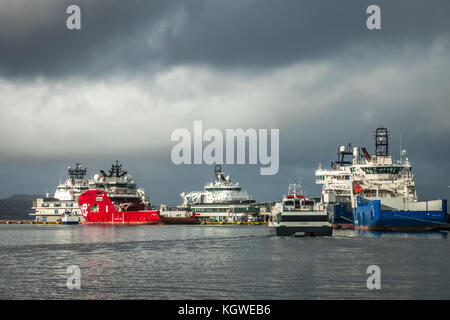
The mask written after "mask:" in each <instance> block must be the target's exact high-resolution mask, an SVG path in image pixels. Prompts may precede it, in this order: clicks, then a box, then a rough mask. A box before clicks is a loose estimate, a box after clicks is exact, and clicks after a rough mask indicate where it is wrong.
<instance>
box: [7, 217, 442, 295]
mask: <svg viewBox="0 0 450 320" xmlns="http://www.w3.org/2000/svg"><path fill="white" fill-rule="evenodd" d="M449 249H450V237H448V232H437V233H426V234H405V233H399V234H395V233H382V234H380V233H368V232H365V233H357V232H355V231H352V230H349V231H335V232H334V234H333V237H320V238H284V237H275V236H270V235H269V233H268V230H267V227H265V226H205V225H196V226H181V225H180V226H92V225H88V226H83V225H80V226H65V225H0V299H276V300H277V299H450V272H449V267H450V250H449ZM374 264H375V265H378V266H379V267H380V268H381V289H380V290H368V289H367V287H366V280H367V278H368V277H369V274H367V273H366V270H367V267H368V266H369V265H374ZM70 265H78V266H79V267H80V269H81V289H80V290H77V289H73V290H70V289H68V288H67V285H66V282H67V278H68V277H69V274H68V273H67V267H69V266H70Z"/></svg>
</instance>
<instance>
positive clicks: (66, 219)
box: [61, 210, 80, 224]
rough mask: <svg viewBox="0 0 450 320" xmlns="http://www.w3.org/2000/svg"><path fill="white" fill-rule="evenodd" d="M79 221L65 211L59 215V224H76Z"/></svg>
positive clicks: (76, 217)
mask: <svg viewBox="0 0 450 320" xmlns="http://www.w3.org/2000/svg"><path fill="white" fill-rule="evenodd" d="M79 222H80V219H79V218H78V216H76V215H74V214H72V212H70V211H68V210H67V211H65V212H64V213H63V214H62V215H61V224H78V223H79Z"/></svg>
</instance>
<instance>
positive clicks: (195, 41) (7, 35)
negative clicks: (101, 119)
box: [0, 0, 450, 77]
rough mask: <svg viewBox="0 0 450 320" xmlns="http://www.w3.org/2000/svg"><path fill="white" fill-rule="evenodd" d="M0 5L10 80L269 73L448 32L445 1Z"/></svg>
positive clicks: (0, 35) (1, 65)
mask: <svg viewBox="0 0 450 320" xmlns="http://www.w3.org/2000/svg"><path fill="white" fill-rule="evenodd" d="M17 3H19V4H17ZM69 4H78V5H79V6H80V7H81V10H82V30H81V31H69V30H67V28H66V26H65V21H66V17H67V15H66V13H65V9H66V8H67V6H68V5H69ZM370 4H378V5H380V7H381V14H382V15H381V17H382V30H381V31H369V30H367V28H366V26H365V21H366V18H367V16H368V15H367V14H366V8H367V6H368V5H370ZM0 8H1V12H2V13H1V18H2V19H0V29H1V30H3V32H0V70H1V71H2V72H3V73H4V74H8V75H14V76H19V77H22V76H27V75H32V76H35V75H43V76H61V75H63V76H76V75H99V74H103V73H107V72H113V71H124V72H127V73H130V72H135V71H143V72H149V71H151V70H154V69H158V68H161V67H162V68H164V67H165V66H167V65H177V64H203V65H205V64H206V65H210V66H214V67H239V68H242V67H263V68H271V67H276V66H279V65H284V64H289V63H293V62H296V61H298V60H301V59H317V58H326V57H328V58H329V57H333V56H335V55H336V54H339V53H342V52H347V51H348V52H350V53H353V54H355V53H356V54H359V55H362V54H368V53H370V52H373V53H374V54H375V55H378V56H380V55H382V53H383V50H384V49H386V48H387V49H388V51H390V52H392V51H393V49H394V48H395V47H399V48H401V46H402V45H407V44H413V45H415V46H427V45H430V44H431V43H432V41H433V40H434V39H435V38H437V37H440V36H444V37H447V38H448V36H449V28H450V27H449V26H450V19H448V12H450V2H448V1H446V0H444V1H433V3H432V5H431V4H430V3H429V2H427V1H422V0H421V1H360V0H353V1H343V0H341V1H326V2H325V1H298V0H284V1H270V0H245V1H241V0H239V1H238V0H233V1H222V0H216V1H213V0H208V1H206V0H192V1H167V0H164V1H142V0H141V1H139V0H132V1H106V0H105V1H68V0H66V1H39V2H34V1H33V2H32V1H28V2H25V1H18V2H14V1H6V2H4V3H3V4H2V5H0Z"/></svg>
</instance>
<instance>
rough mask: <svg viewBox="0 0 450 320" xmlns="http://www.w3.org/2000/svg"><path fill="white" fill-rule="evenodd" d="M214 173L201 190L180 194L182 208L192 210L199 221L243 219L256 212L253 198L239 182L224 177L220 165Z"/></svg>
mask: <svg viewBox="0 0 450 320" xmlns="http://www.w3.org/2000/svg"><path fill="white" fill-rule="evenodd" d="M214 173H215V177H216V180H215V181H214V182H211V183H209V184H207V185H206V186H205V187H204V190H203V191H193V192H189V193H182V194H181V198H182V199H183V204H182V207H183V208H188V209H190V210H191V211H192V212H194V213H195V214H196V216H197V217H198V218H199V219H200V221H211V220H212V221H219V222H220V221H244V220H246V219H248V218H249V217H253V216H254V215H256V214H257V212H258V209H257V207H256V206H255V205H254V204H255V200H252V198H251V196H250V195H249V194H248V193H247V191H244V190H242V187H241V186H240V185H239V183H237V182H232V181H231V178H230V176H229V175H228V176H226V177H225V175H224V174H223V172H222V167H221V166H220V165H216V166H215V169H214Z"/></svg>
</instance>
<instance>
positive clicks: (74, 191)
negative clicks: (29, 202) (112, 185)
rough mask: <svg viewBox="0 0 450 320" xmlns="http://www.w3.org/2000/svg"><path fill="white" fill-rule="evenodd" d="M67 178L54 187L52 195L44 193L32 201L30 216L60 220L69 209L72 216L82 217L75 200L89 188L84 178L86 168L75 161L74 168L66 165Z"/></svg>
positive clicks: (52, 220)
mask: <svg viewBox="0 0 450 320" xmlns="http://www.w3.org/2000/svg"><path fill="white" fill-rule="evenodd" d="M67 172H68V176H69V177H68V178H67V179H66V181H64V183H60V184H59V185H58V186H57V187H56V191H55V193H54V195H53V197H51V196H50V194H48V193H47V194H46V195H45V197H43V198H37V199H36V200H35V201H34V202H33V207H32V210H33V212H32V213H30V215H31V216H34V217H35V220H36V221H48V222H56V221H61V218H62V215H63V214H64V213H65V212H66V211H70V212H71V215H72V216H75V217H78V218H79V219H82V214H81V211H80V209H79V207H78V203H77V202H76V199H77V197H78V196H79V195H80V194H82V193H83V192H85V191H86V190H88V189H89V186H88V180H87V179H85V176H86V172H87V171H86V168H83V167H82V166H81V164H80V163H77V164H76V165H75V167H74V168H72V167H68V169H67Z"/></svg>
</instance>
